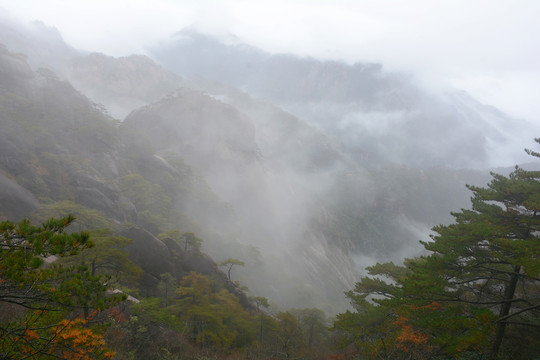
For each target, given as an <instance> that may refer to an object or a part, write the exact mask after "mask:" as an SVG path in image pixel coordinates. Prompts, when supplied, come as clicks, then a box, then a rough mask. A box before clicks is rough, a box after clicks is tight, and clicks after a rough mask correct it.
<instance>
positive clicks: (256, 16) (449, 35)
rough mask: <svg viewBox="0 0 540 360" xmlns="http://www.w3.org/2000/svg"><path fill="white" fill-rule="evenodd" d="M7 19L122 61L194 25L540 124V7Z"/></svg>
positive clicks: (252, 8) (495, 4)
mask: <svg viewBox="0 0 540 360" xmlns="http://www.w3.org/2000/svg"><path fill="white" fill-rule="evenodd" d="M0 12H3V13H5V14H7V15H9V16H12V17H14V18H16V19H20V20H23V21H31V20H34V19H39V20H42V21H43V22H45V23H46V24H47V25H50V26H55V27H56V28H58V30H59V31H60V32H61V33H62V35H63V37H64V39H65V40H66V41H67V42H68V43H70V44H71V45H72V46H74V47H76V48H79V49H84V50H92V51H100V52H104V53H106V54H109V55H114V56H123V55H129V54H131V53H144V49H145V46H147V45H149V44H151V43H153V42H156V41H161V40H166V39H168V38H169V37H170V35H171V34H172V33H174V32H176V31H178V30H181V29H182V28H184V27H186V26H190V25H195V27H196V28H197V29H199V30H200V31H203V32H206V33H210V34H213V35H221V36H223V35H226V34H235V35H237V36H238V38H239V39H240V40H241V41H242V42H246V43H249V44H252V45H255V46H258V47H260V48H262V49H265V50H267V51H271V52H288V53H295V54H299V55H310V56H314V57H318V58H323V59H341V60H344V61H347V62H351V63H352V62H355V61H372V62H381V63H382V64H383V65H384V67H385V68H387V69H390V70H402V71H408V72H412V73H414V74H415V75H416V76H417V77H418V78H419V79H421V80H422V81H423V82H424V83H425V84H427V85H429V86H444V85H447V84H450V85H454V86H455V87H458V88H461V89H464V90H466V91H468V92H469V93H471V94H472V95H473V96H475V97H476V98H477V99H478V100H480V101H481V102H484V103H488V104H492V105H495V106H497V107H499V108H500V109H502V110H503V111H506V112H507V113H509V114H510V115H513V116H517V117H522V118H526V119H529V120H531V121H534V122H537V123H540V0H400V1H398V0H318V1H317V0H289V1H285V0H222V1H217V0H215V1H211V0H184V1H180V0H0ZM0 42H1V39H0Z"/></svg>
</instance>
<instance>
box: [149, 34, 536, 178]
mask: <svg viewBox="0 0 540 360" xmlns="http://www.w3.org/2000/svg"><path fill="white" fill-rule="evenodd" d="M153 57H154V58H155V59H157V61H158V62H159V63H160V64H163V66H165V67H166V68H167V69H170V70H171V71H174V72H176V73H178V74H180V75H182V76H184V77H186V78H189V77H196V76H199V77H204V78H207V79H211V80H214V81H217V82H220V83H223V84H227V85H229V86H232V87H235V88H239V89H242V90H243V91H246V92H248V93H250V94H252V95H255V96H257V97H259V98H264V99H266V100H269V101H271V102H273V103H274V104H277V105H279V106H281V107H283V108H284V109H286V110H287V111H288V112H290V113H292V114H294V115H296V116H298V117H299V118H301V119H303V120H305V121H307V122H309V123H310V124H312V125H315V126H316V127H318V128H319V129H321V130H322V131H323V132H324V133H325V134H326V135H328V136H330V137H331V138H332V139H334V140H335V141H336V142H338V143H339V144H341V145H342V146H343V148H344V149H345V150H346V151H347V152H348V153H350V154H351V155H352V157H353V158H354V159H356V160H357V161H359V162H360V163H361V164H362V165H376V164H380V163H381V162H387V161H392V162H397V163H400V164H406V165H408V166H415V167H432V166H450V167H454V168H464V167H474V168H487V167H489V166H501V165H506V166H508V165H512V164H511V163H510V164H508V163H507V162H503V161H504V160H503V161H501V160H502V159H506V158H507V157H508V156H510V155H511V156H512V158H513V159H516V160H515V161H522V160H523V161H528V159H527V158H526V155H524V154H523V152H522V146H516V144H518V143H520V142H523V141H524V139H526V141H528V142H527V144H531V145H530V146H532V139H529V138H530V135H528V134H530V133H531V131H532V132H534V131H538V129H536V128H534V127H533V126H532V125H531V124H528V123H527V122H525V121H521V120H519V119H512V118H510V117H508V116H506V115H505V114H503V113H502V112H500V111H496V110H495V109H494V108H492V107H490V106H486V105H483V104H480V103H478V102H476V101H475V100H474V99H473V98H472V97H470V96H469V95H467V94H466V93H464V92H459V91H453V90H450V91H447V92H438V93H437V92H433V91H430V90H426V89H424V88H423V87H422V86H420V85H419V84H417V83H416V82H415V79H414V77H413V76H411V75H408V74H400V73H391V72H388V71H384V69H383V67H382V66H381V65H380V64H370V63H356V64H354V65H347V64H344V63H339V62H333V61H318V60H315V59H309V58H298V57H294V56H290V55H270V54H268V53H265V52H262V51H260V50H258V49H255V48H252V47H249V46H246V45H243V44H236V45H230V44H224V43H222V42H220V41H218V40H217V39H214V38H212V37H209V36H205V35H202V34H199V33H196V32H193V31H190V30H184V31H181V32H179V33H178V34H177V35H176V39H173V40H171V41H170V42H169V43H167V44H165V45H163V46H161V47H156V48H155V49H154V51H153ZM503 154H504V155H505V156H502V157H501V155H503Z"/></svg>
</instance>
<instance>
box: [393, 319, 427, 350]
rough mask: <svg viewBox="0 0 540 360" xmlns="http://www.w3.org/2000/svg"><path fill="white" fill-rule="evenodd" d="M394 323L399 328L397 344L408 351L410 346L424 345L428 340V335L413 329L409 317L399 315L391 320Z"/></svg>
mask: <svg viewBox="0 0 540 360" xmlns="http://www.w3.org/2000/svg"><path fill="white" fill-rule="evenodd" d="M393 323H394V325H396V326H397V327H399V328H400V329H401V332H400V334H399V336H398V337H397V338H396V341H397V343H398V344H397V346H398V347H400V348H401V349H403V350H405V351H407V352H409V351H410V350H411V345H412V346H418V345H425V344H427V342H428V341H429V337H428V336H427V335H425V334H423V333H421V332H420V331H418V330H415V329H413V327H412V326H411V325H410V324H409V319H407V318H406V317H404V316H400V317H399V319H397V320H396V321H394V322H393Z"/></svg>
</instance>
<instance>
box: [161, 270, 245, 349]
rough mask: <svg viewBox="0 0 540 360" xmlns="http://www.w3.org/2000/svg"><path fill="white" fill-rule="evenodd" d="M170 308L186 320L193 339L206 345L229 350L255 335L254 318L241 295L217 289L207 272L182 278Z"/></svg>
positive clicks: (242, 344)
mask: <svg viewBox="0 0 540 360" xmlns="http://www.w3.org/2000/svg"><path fill="white" fill-rule="evenodd" d="M170 310H171V312H172V313H173V314H175V315H177V316H178V317H180V319H182V321H183V322H184V323H185V324H186V325H185V326H186V328H185V331H186V333H187V334H189V337H190V339H191V340H192V341H193V342H194V343H197V344H200V345H202V346H212V347H215V348H218V349H223V350H226V349H230V348H234V347H241V346H245V345H247V344H249V343H250V341H252V340H253V338H254V331H255V330H254V326H253V322H252V321H251V318H250V316H249V314H248V313H247V312H246V311H245V310H244V309H243V308H242V306H241V305H240V303H239V302H238V298H237V297H236V296H234V295H233V294H231V293H229V292H228V291H227V290H225V289H222V290H220V291H218V292H214V291H213V290H212V282H211V281H210V279H208V278H207V277H206V276H204V275H201V274H197V273H194V272H192V273H190V274H189V275H187V276H186V277H184V278H183V279H182V281H181V282H180V287H179V288H178V289H177V290H176V299H175V301H174V303H173V304H172V305H171V306H170Z"/></svg>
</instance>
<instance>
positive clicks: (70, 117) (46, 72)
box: [0, 29, 517, 313]
mask: <svg viewBox="0 0 540 360" xmlns="http://www.w3.org/2000/svg"><path fill="white" fill-rule="evenodd" d="M3 31H6V30H5V29H4V30H3ZM11 31H13V34H12V36H11V37H10V39H12V40H10V41H11V42H13V43H16V42H17V41H16V39H25V40H24V42H23V43H21V44H18V45H17V46H18V50H17V51H21V50H24V49H25V44H32V43H34V42H36V43H39V44H40V46H37V47H35V48H33V49H28V51H29V52H28V53H27V55H22V54H19V53H13V52H11V51H9V50H7V49H6V48H3V49H2V53H1V58H0V89H1V92H0V119H1V122H0V125H1V126H2V131H1V132H0V136H2V139H1V140H2V141H1V142H0V146H1V150H2V154H3V157H2V158H1V159H0V199H2V203H1V204H2V206H0V216H2V217H3V218H10V219H17V218H21V217H24V216H32V217H34V218H35V219H43V218H44V217H46V216H53V215H54V216H57V215H62V214H65V212H68V211H69V212H73V213H75V215H77V216H78V218H79V224H80V226H81V227H86V228H88V227H94V228H95V227H105V226H112V227H116V226H120V227H122V226H124V225H125V224H126V223H132V224H135V225H136V226H137V227H139V228H140V229H141V231H143V232H145V231H146V232H149V233H150V234H152V235H153V236H154V237H155V236H156V235H158V234H159V233H161V232H164V231H168V230H171V229H179V230H180V231H181V232H194V233H196V234H197V236H199V237H200V238H202V239H203V240H204V241H203V250H204V251H205V252H208V253H209V254H210V255H211V256H213V257H214V258H215V259H217V260H218V261H219V260H224V259H227V258H238V259H240V260H242V261H244V262H245V263H246V266H245V269H237V271H236V272H235V273H233V276H234V279H237V280H239V281H240V282H241V283H243V284H247V286H248V287H249V289H250V292H251V293H252V294H255V295H263V296H265V297H268V298H269V299H270V300H271V301H272V302H273V303H275V304H277V305H278V306H280V307H282V308H290V307H320V308H323V309H324V310H325V311H328V312H330V313H333V312H336V311H341V310H342V309H343V308H344V307H346V306H347V304H346V299H345V298H344V297H340V296H336V294H342V292H343V291H344V290H347V289H350V288H351V287H352V286H353V284H354V282H355V281H356V279H357V276H358V274H359V272H360V271H361V270H362V268H363V267H364V266H366V265H369V264H372V263H374V262H376V261H387V260H394V261H401V260H402V259H403V257H404V256H411V255H415V254H416V253H417V251H418V249H419V246H418V245H417V244H418V240H421V239H422V240H426V239H427V237H428V234H429V229H430V227H432V226H434V225H436V224H438V223H441V222H448V221H450V219H451V218H450V216H449V212H450V211H452V210H456V209H459V208H460V207H463V206H466V205H467V204H468V198H469V193H468V191H467V190H466V188H465V186H464V185H465V184H466V183H472V184H478V185H481V184H483V183H485V181H487V179H488V178H489V174H488V173H487V171H477V170H463V169H457V168H455V167H457V166H458V165H460V164H461V165H463V164H469V165H471V164H481V165H482V166H486V165H487V163H483V162H484V161H488V160H489V157H490V156H491V155H492V154H491V153H490V151H491V150H489V147H488V146H487V144H489V143H490V141H495V140H496V139H498V140H500V144H502V145H503V144H504V141H510V140H511V139H510V137H509V135H508V134H506V132H505V131H506V130H504V129H505V127H511V126H517V125H516V124H517V123H516V122H514V121H513V120H512V119H508V118H507V117H505V116H504V114H502V113H500V112H498V111H497V110H496V109H494V108H489V107H486V106H483V105H481V104H478V103H477V102H475V101H474V99H471V98H470V97H469V96H467V95H466V94H463V93H452V94H451V95H440V96H439V95H434V94H429V93H427V92H425V91H423V90H422V89H421V88H420V87H418V86H416V85H415V84H414V81H412V80H411V79H410V78H409V77H408V76H404V75H400V74H391V73H386V72H385V71H383V69H382V68H381V66H379V65H374V64H357V65H354V66H348V65H345V64H341V63H336V62H321V61H316V60H313V59H298V58H296V57H292V56H274V55H269V54H266V53H264V52H262V51H260V50H257V49H253V48H250V47H247V46H245V45H237V46H230V45H223V44H221V43H218V42H217V41H216V40H214V39H211V38H208V37H204V36H202V35H200V34H199V35H198V34H193V33H190V34H187V35H186V34H182V39H181V41H179V42H178V43H177V44H175V46H176V47H175V48H174V49H176V50H178V52H177V53H176V55H175V56H177V58H175V59H173V58H172V57H170V58H168V59H169V61H170V63H169V65H167V66H169V67H170V69H173V70H174V69H175V68H174V65H175V64H176V65H177V66H179V67H181V68H183V69H184V70H185V69H191V70H189V71H187V70H185V71H183V72H180V71H179V70H178V69H176V70H177V71H179V73H175V72H172V71H171V70H167V69H166V68H165V67H163V66H161V65H159V64H157V63H155V62H154V61H153V60H152V59H151V58H149V57H146V56H140V55H132V56H128V57H122V58H114V57H110V56H106V55H104V54H97V53H90V54H85V53H81V52H77V51H75V50H69V49H71V48H70V47H69V46H68V45H66V44H63V40H61V37H59V36H51V37H46V39H43V38H42V37H33V35H32V34H31V33H28V32H21V33H20V34H19V35H17V36H15V35H16V34H17V31H16V30H13V29H12V30H11ZM52 33H54V31H52ZM188 35H189V36H188ZM13 39H15V40H13ZM62 44H63V45H62ZM179 44H180V45H179ZM182 44H183V45H182ZM201 44H202V45H201ZM203 45H204V46H203ZM182 46H184V47H182ZM186 46H188V47H186ZM189 46H191V48H190V47H189ZM57 47H60V48H61V49H64V50H66V51H60V52H59V53H58V56H55V55H54V54H55V53H54V49H56V48H57ZM197 49H199V50H200V49H202V50H200V51H199V50H197ZM216 49H217V50H219V51H217V50H216ZM169 50H170V49H169ZM203 50H204V51H203ZM164 51H165V50H164ZM197 51H199V52H197ZM220 51H221V52H220ZM47 54H48V56H50V57H51V60H50V61H51V63H50V66H49V68H50V69H54V72H53V71H51V70H50V69H44V68H38V65H36V64H38V63H40V61H41V60H39V59H47V56H45V55H47ZM163 54H165V55H167V54H169V55H170V54H171V52H165V53H163ZM163 54H161V55H160V56H163V57H160V58H162V59H163V58H166V56H165V55H163ZM205 54H207V55H205ZM169 55H167V56H169ZM197 57H199V60H198V62H197V61H196V58H197ZM217 58H219V59H221V60H222V61H217V60H216V59H217ZM162 63H163V64H165V62H164V61H162ZM44 65H46V64H44ZM214 65H215V67H214ZM190 66H191V68H190ZM194 69H195V70H194ZM244 70H245V71H244ZM195 74H198V76H195ZM201 75H202V76H201ZM265 94H266V95H265ZM355 114H356V115H358V116H356V115H355ZM487 114H490V115H489V116H488V115H487ZM370 116H371V117H370ZM428 117H433V118H434V119H435V120H433V121H432V122H428V121H427V118H428ZM466 120H467V121H466ZM368 128H369V129H368ZM424 129H425V136H422V137H415V136H416V135H417V133H418V132H420V130H422V131H424ZM456 129H460V130H463V131H465V132H464V133H463V134H465V135H464V136H465V137H464V136H463V135H458V134H456V133H455V131H454V130H456ZM471 129H472V130H471ZM501 129H502V130H501ZM439 132H440V133H441V134H442V135H440V134H439V135H437V134H438V133H439ZM481 133H482V134H485V135H480V134H481ZM460 134H461V133H460ZM441 136H444V137H445V140H444V141H443V140H441ZM449 149H452V151H453V152H452V151H450V150H449ZM449 151H450V152H449ZM500 151H501V152H504V146H501V149H500ZM444 165H453V166H455V167H450V166H444ZM145 243H148V244H154V245H148V246H151V247H152V249H150V248H149V249H148V252H147V254H146V255H148V254H151V253H153V250H156V249H153V247H156V248H163V249H164V245H162V244H160V243H159V242H157V241H155V240H151V241H150V240H149V241H148V242H145ZM156 251H157V250H156ZM139 252H140V253H141V252H142V253H144V249H143V250H139ZM164 256H165V255H164ZM158 257H159V256H158ZM164 264H165V263H164ZM162 265H163V264H162ZM235 270H236V269H235ZM154 277H155V274H154Z"/></svg>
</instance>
